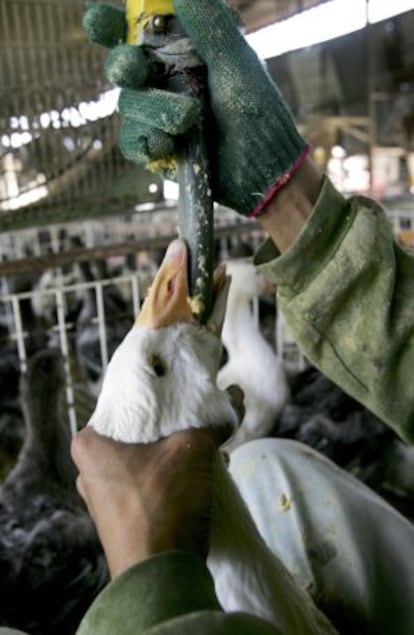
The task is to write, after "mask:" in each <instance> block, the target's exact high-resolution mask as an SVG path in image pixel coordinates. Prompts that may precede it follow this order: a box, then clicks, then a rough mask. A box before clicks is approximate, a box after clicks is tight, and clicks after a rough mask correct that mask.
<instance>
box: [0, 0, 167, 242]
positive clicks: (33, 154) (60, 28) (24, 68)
mask: <svg viewBox="0 0 414 635" xmlns="http://www.w3.org/2000/svg"><path fill="white" fill-rule="evenodd" d="M84 8H85V5H84V2H83V1H80V0H33V1H30V2H28V1H27V0H1V2H0V11H1V13H0V15H1V19H0V140H1V155H0V231H6V230H10V229H13V228H20V227H32V226H36V225H47V224H49V223H51V222H64V221H68V220H73V219H74V218H85V217H88V216H89V217H93V216H102V215H105V214H116V213H119V212H121V211H123V210H125V209H126V208H128V206H131V205H133V204H136V203H137V202H139V201H142V200H155V201H156V200H160V198H161V194H162V188H161V187H159V188H157V189H156V190H152V191H149V189H148V187H149V183H150V182H154V181H157V178H156V177H154V176H153V175H150V174H149V173H147V172H146V171H144V170H140V169H139V168H137V167H136V166H133V165H131V164H128V163H127V162H126V161H124V160H123V158H122V156H121V154H120V152H119V150H118V149H117V138H118V132H119V120H118V117H117V114H116V103H117V97H118V91H117V90H116V89H114V88H113V87H112V86H110V85H109V84H108V83H107V82H106V80H105V77H104V71H103V62H104V58H105V55H106V52H105V50H104V49H103V48H102V47H99V46H93V45H91V44H89V43H88V42H87V40H86V37H85V34H84V32H83V29H82V13H83V11H84Z"/></svg>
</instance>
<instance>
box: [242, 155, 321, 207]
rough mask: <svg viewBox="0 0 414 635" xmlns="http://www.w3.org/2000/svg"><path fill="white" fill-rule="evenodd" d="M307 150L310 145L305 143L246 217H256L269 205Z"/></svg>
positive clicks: (297, 166) (296, 168)
mask: <svg viewBox="0 0 414 635" xmlns="http://www.w3.org/2000/svg"><path fill="white" fill-rule="evenodd" d="M309 152H310V146H309V145H308V144H306V145H305V147H304V148H303V150H302V152H301V153H300V155H299V156H298V158H297V159H296V161H295V162H294V163H293V165H291V166H290V168H289V169H288V170H286V172H284V173H283V174H282V176H281V177H280V178H279V180H278V181H276V183H275V184H274V185H272V187H271V188H270V189H269V190H268V191H267V193H266V194H265V196H264V198H263V200H262V201H260V203H259V205H258V206H257V207H255V208H254V210H253V211H252V212H251V213H250V214H249V216H248V218H257V217H258V216H260V214H262V213H264V211H265V207H267V205H269V203H270V201H271V200H272V199H273V198H274V197H275V196H276V194H277V192H278V191H279V190H280V189H282V187H283V186H284V185H286V183H287V182H288V181H289V179H290V177H291V176H292V174H294V173H295V172H296V171H297V170H298V169H299V168H300V166H301V165H302V163H303V162H304V160H305V159H306V157H307V156H308V154H309Z"/></svg>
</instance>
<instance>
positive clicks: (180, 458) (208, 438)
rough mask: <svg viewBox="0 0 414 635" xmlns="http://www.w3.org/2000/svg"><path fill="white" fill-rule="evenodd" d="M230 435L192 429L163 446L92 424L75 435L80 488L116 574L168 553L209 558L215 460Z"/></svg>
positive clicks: (165, 442)
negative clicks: (115, 436) (110, 434)
mask: <svg viewBox="0 0 414 635" xmlns="http://www.w3.org/2000/svg"><path fill="white" fill-rule="evenodd" d="M228 432H229V431H228V430H225V429H223V428H214V429H212V428H209V429H207V428H204V429H198V430H194V429H193V430H188V431H184V432H179V433H176V434H174V435H172V436H171V437H169V438H168V439H164V440H162V441H159V442H158V443H154V444H131V445H129V444H125V443H120V442H117V441H113V440H112V439H109V438H107V437H103V436H101V435H99V434H97V433H96V432H95V431H94V430H93V429H92V428H89V427H88V428H85V429H84V430H82V431H81V432H80V433H79V434H78V435H76V437H74V439H73V441H72V456H73V460H74V461H75V463H76V465H77V466H78V469H79V477H78V480H77V486H78V490H79V493H80V494H81V496H82V498H83V499H84V500H85V502H86V504H87V506H88V509H89V512H90V514H91V516H92V518H93V519H94V522H95V524H96V527H97V531H98V534H99V537H100V540H101V542H102V545H103V548H104V550H105V554H106V557H107V561H108V566H109V569H110V572H111V576H112V577H116V576H118V575H119V574H120V573H122V572H123V571H125V570H126V569H127V568H129V567H131V566H132V565H134V564H136V563H138V562H141V561H142V560H145V559H147V558H149V557H151V556H152V555H154V554H156V553H159V552H162V551H171V550H177V549H184V550H190V551H194V552H196V553H198V554H199V555H202V556H203V557H205V556H206V555H207V551H208V536H209V530H210V520H211V508H212V499H213V462H214V457H215V455H216V451H217V448H218V447H219V446H220V445H221V444H222V443H223V442H224V441H225V440H226V439H227V437H228Z"/></svg>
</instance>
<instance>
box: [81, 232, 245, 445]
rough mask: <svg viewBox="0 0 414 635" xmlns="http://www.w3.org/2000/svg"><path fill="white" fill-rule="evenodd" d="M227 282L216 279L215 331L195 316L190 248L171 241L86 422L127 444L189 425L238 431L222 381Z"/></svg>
mask: <svg viewBox="0 0 414 635" xmlns="http://www.w3.org/2000/svg"><path fill="white" fill-rule="evenodd" d="M228 285H229V281H228V279H227V278H226V276H225V272H224V270H218V271H217V272H216V274H215V302H214V306H213V310H212V314H211V318H210V320H209V326H208V327H205V326H201V325H200V324H199V323H198V321H197V319H196V318H195V317H194V315H193V313H192V311H191V305H190V301H189V297H188V284H187V248H186V244H185V243H184V241H182V240H175V241H173V242H172V243H171V244H170V246H169V248H168V250H167V252H166V255H165V258H164V260H163V262H162V264H161V267H160V269H159V271H158V273H157V275H156V278H155V280H154V282H153V284H152V286H151V288H150V290H149V292H148V295H147V297H146V299H145V302H144V305H143V307H142V310H141V312H140V313H139V315H138V317H137V319H136V321H135V324H134V326H133V327H132V329H131V330H130V331H129V333H128V334H127V335H126V337H125V339H124V340H123V341H122V343H121V344H120V345H119V347H118V348H117V349H116V351H115V352H114V354H113V356H112V358H111V360H110V362H109V365H108V368H107V371H106V374H105V377H104V381H103V385H102V389H101V393H100V395H99V397H98V402H97V404H96V408H95V411H94V412H93V414H92V417H91V419H90V420H89V423H88V425H91V426H93V427H94V428H95V430H96V431H97V432H99V433H100V434H104V435H106V436H110V437H112V438H113V439H116V440H118V441H124V442H127V443H149V442H153V441H157V440H158V439H160V438H162V437H166V436H169V435H170V434H172V433H173V432H177V431H178V430H184V429H187V428H189V427H194V428H200V427H203V426H206V425H229V424H232V425H233V426H236V424H237V417H236V414H235V412H234V410H233V408H232V406H231V404H230V399H229V396H228V394H227V393H225V392H223V391H221V390H219V388H218V387H217V385H216V376H217V371H218V367H219V362H220V356H221V342H220V337H219V334H220V331H221V327H222V324H223V320H224V313H225V305H226V297H227V292H228Z"/></svg>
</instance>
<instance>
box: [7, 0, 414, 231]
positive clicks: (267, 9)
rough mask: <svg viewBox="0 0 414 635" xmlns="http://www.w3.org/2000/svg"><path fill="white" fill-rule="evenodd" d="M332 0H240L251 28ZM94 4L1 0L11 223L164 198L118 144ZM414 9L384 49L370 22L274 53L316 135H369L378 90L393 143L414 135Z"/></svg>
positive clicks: (294, 102) (387, 29) (236, 2)
mask: <svg viewBox="0 0 414 635" xmlns="http://www.w3.org/2000/svg"><path fill="white" fill-rule="evenodd" d="M324 1H326V0H230V2H231V4H232V5H233V7H234V8H235V9H237V10H238V11H239V12H240V15H241V21H242V23H243V24H244V29H245V31H246V32H250V31H253V30H256V29H257V28H259V27H262V26H265V25H268V24H270V23H272V22H275V21H278V20H282V19H285V18H287V17H289V16H291V15H294V14H295V13H297V12H298V11H302V10H305V9H309V8H311V7H314V6H315V5H318V4H321V2H324ZM114 3H115V4H118V5H122V4H123V0H114ZM84 8H85V2H84V0H0V140H1V142H2V143H1V153H0V232H2V231H3V232H4V231H6V230H9V229H11V228H13V227H24V226H32V225H37V224H40V223H43V224H49V223H50V222H53V221H54V220H56V221H65V220H68V219H74V218H83V217H86V216H100V215H103V214H114V213H120V212H121V211H124V210H125V209H128V208H130V207H133V206H134V204H135V203H136V202H137V201H140V200H143V199H144V200H148V199H150V200H159V197H160V190H158V192H156V193H152V194H149V193H148V186H149V183H150V182H153V181H154V177H153V176H150V175H149V174H148V173H146V172H144V171H142V173H141V175H140V178H139V179H137V178H136V177H137V168H136V167H135V166H131V165H130V164H127V163H126V162H124V161H123V159H122V157H121V155H120V153H119V150H118V148H117V137H118V130H119V120H118V117H117V115H116V114H108V113H107V112H106V111H105V109H104V108H103V105H104V104H103V103H102V94H104V93H106V91H109V90H110V89H111V88H112V87H111V86H110V85H109V84H108V83H107V82H106V80H105V77H104V73H103V65H104V59H105V55H106V52H105V51H104V50H103V49H101V48H100V47H98V46H92V45H90V44H89V43H88V42H87V41H86V38H85V35H84V32H83V30H82V27H81V19H82V14H83V11H84ZM413 13H414V12H411V13H410V14H407V16H405V17H404V19H402V20H395V21H392V22H390V23H387V24H385V25H379V26H378V28H376V30H375V33H376V35H375V43H374V44H375V46H374V48H375V47H376V48H375V51H374V53H373V55H370V54H369V47H368V37H367V36H368V34H367V33H366V32H365V31H363V32H359V33H356V34H352V35H351V36H347V37H345V38H340V39H339V40H338V41H334V42H332V43H328V44H327V45H319V46H315V47H312V48H311V49H306V50H301V51H297V52H294V53H292V54H289V55H285V56H281V57H280V58H275V59H274V60H269V64H268V66H269V70H270V72H271V74H272V75H273V76H274V77H275V78H276V79H277V81H278V83H279V84H280V87H281V89H282V92H283V94H284V95H285V98H286V99H287V101H288V103H289V105H290V106H291V108H292V110H293V112H294V115H295V117H296V119H297V121H298V122H299V123H300V125H301V126H302V128H303V129H304V131H305V133H306V135H307V136H308V138H309V139H310V141H311V143H313V144H322V145H326V146H327V147H329V146H330V145H332V143H335V142H336V141H338V139H339V137H340V136H341V134H342V135H343V129H342V128H338V122H344V121H345V120H346V121H345V123H347V124H348V129H353V132H354V133H355V134H354V136H353V137H352V139H354V140H355V141H356V143H364V141H363V140H364V138H365V139H366V137H367V125H366V124H364V123H362V126H361V125H360V123H361V121H362V122H363V120H364V118H365V119H366V118H367V115H368V112H369V108H368V90H371V89H372V90H374V91H376V92H378V93H379V94H384V93H385V94H386V95H387V96H388V97H387V98H386V99H385V100H383V101H382V102H381V103H379V104H377V103H375V105H374V106H375V108H377V106H378V108H379V109H380V110H381V109H382V110H381V112H383V113H385V115H386V116H387V120H386V125H382V124H381V125H379V126H378V133H381V131H385V133H387V134H388V137H384V140H383V141H384V142H385V143H388V142H389V141H390V135H391V136H392V134H394V133H395V131H397V133H398V134H397V137H395V136H394V137H393V139H392V142H393V143H395V140H396V139H397V141H398V140H400V139H401V138H402V139H403V140H405V141H406V140H407V138H408V134H409V135H411V134H412V131H413V130H414V116H413V111H414V105H413V104H414V98H413V94H414V90H413V86H412V85H413V78H414V60H413V55H414V52H413V51H414V47H413V46H412V37H411V33H413V32H414V18H413ZM370 59H371V62H370V61H369V60H370ZM372 59H374V61H375V64H373V63H372ZM374 66H375V68H374ZM376 77H381V82H377V80H376ZM115 101H116V100H115ZM93 103H99V104H100V106H102V108H101V114H100V115H99V116H96V115H91V114H90V110H89V106H90V105H91V104H93ZM105 103H106V102H105ZM112 110H113V107H112ZM390 113H391V114H392V117H391V114H390ZM349 117H353V118H355V119H353V120H351V121H348V119H347V118H349ZM402 121H403V122H404V125H403V128H402V126H401V122H402ZM380 123H381V122H380ZM351 131H352V130H351ZM407 131H408V132H407ZM385 133H384V134H385ZM364 135H365V137H364ZM398 135H400V136H399V137H398ZM365 145H366V142H365ZM155 180H156V179H155ZM36 197H38V198H36Z"/></svg>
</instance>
